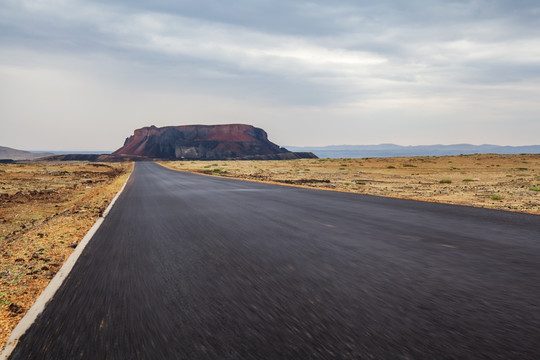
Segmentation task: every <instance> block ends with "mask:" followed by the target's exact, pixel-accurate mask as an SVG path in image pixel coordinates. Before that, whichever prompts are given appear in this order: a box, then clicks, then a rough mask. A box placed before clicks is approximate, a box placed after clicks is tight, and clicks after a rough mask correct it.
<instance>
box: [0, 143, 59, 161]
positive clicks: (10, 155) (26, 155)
mask: <svg viewBox="0 0 540 360" xmlns="http://www.w3.org/2000/svg"><path fill="white" fill-rule="evenodd" d="M49 155H53V154H52V153H48V152H42V153H35V152H30V151H24V150H17V149H12V148H9V147H5V146H0V159H5V160H35V159H38V158H40V157H44V156H49Z"/></svg>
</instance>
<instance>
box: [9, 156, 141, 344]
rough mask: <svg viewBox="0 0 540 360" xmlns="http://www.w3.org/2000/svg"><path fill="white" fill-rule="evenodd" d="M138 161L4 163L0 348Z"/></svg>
mask: <svg viewBox="0 0 540 360" xmlns="http://www.w3.org/2000/svg"><path fill="white" fill-rule="evenodd" d="M131 168H132V164H129V163H115V164H100V163H91V164H88V163H73V162H65V163H25V164H0V347H3V346H4V345H5V342H6V341H7V338H8V337H9V334H10V333H11V330H13V328H14V327H15V326H16V324H17V323H18V322H19V320H20V319H21V318H22V317H23V316H24V314H25V313H26V311H27V310H28V309H29V308H30V307H31V306H32V304H33V303H34V301H35V299H36V298H37V297H38V296H39V294H40V293H41V291H42V290H43V289H44V288H45V287H46V286H47V284H48V283H49V281H50V280H51V279H52V277H53V276H54V274H56V272H57V271H58V270H59V269H60V267H61V266H62V264H63V262H64V260H66V259H67V258H68V257H69V255H70V254H71V252H72V251H73V249H74V248H75V247H76V246H77V244H78V242H79V241H80V240H81V239H82V238H83V237H84V235H85V234H86V232H87V231H88V230H89V229H90V227H92V225H93V224H94V222H95V221H96V220H97V219H98V217H99V216H101V214H102V212H103V211H104V210H105V209H106V207H107V206H108V204H109V203H110V201H111V200H112V198H113V197H114V196H115V195H116V193H117V192H118V191H119V190H120V188H121V187H122V185H123V183H124V182H125V180H126V178H127V176H128V174H129V172H130V171H131Z"/></svg>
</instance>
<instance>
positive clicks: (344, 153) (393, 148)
mask: <svg viewBox="0 0 540 360" xmlns="http://www.w3.org/2000/svg"><path fill="white" fill-rule="evenodd" d="M287 149H288V150H291V151H301V152H312V153H314V154H315V155H317V156H318V157H320V158H365V157H395V156H445V155H467V154H539V153H540V145H530V146H500V145H471V144H455V145H417V146H401V145H395V144H381V145H331V146H322V147H315V146H313V147H311V146H306V147H300V146H287Z"/></svg>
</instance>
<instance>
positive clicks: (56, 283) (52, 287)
mask: <svg viewBox="0 0 540 360" xmlns="http://www.w3.org/2000/svg"><path fill="white" fill-rule="evenodd" d="M134 170H135V166H133V170H131V173H130V174H129V176H128V178H127V179H126V181H125V182H124V185H122V188H121V189H120V191H118V193H116V196H115V197H114V198H113V199H112V201H111V203H110V204H109V206H107V208H106V209H105V211H104V212H103V214H102V215H101V216H100V217H99V219H97V221H96V222H95V223H94V225H93V226H92V227H91V228H90V230H88V232H87V233H86V235H85V236H84V237H83V239H82V240H81V242H80V243H79V244H78V245H77V247H76V248H75V250H73V252H72V253H71V255H70V256H69V258H68V259H67V260H66V262H65V263H64V265H62V267H61V268H60V270H59V271H58V272H57V273H56V275H55V276H54V277H53V278H52V280H51V282H50V283H49V285H47V287H46V288H45V290H43V292H42V293H41V294H40V295H39V297H38V298H37V300H36V302H35V303H34V305H32V307H31V308H30V310H28V312H27V313H26V315H24V317H23V318H22V319H21V321H19V323H18V324H17V326H16V327H15V329H13V331H12V332H11V335H10V336H9V339H8V341H7V343H6V346H5V347H4V350H3V351H2V354H1V355H0V360H7V359H8V358H9V357H10V356H11V353H12V352H13V350H14V349H15V347H16V346H17V343H18V342H19V339H20V338H21V336H23V335H24V333H26V331H27V330H28V329H29V328H30V326H31V325H32V324H33V323H34V321H35V320H36V318H37V317H38V316H39V315H40V314H41V313H42V312H43V310H44V309H45V306H46V305H47V303H48V302H49V301H51V300H52V299H53V297H54V294H55V293H56V291H57V290H58V289H59V288H60V286H61V285H62V283H63V282H64V280H65V279H66V278H67V276H68V275H69V273H70V272H71V269H73V266H74V265H75V263H76V262H77V260H78V259H79V256H81V254H82V252H83V250H84V248H85V247H86V245H88V242H89V241H90V239H92V237H93V236H94V234H95V233H96V231H97V230H98V229H99V227H100V226H101V224H102V223H103V220H105V218H106V217H107V215H109V212H110V211H111V209H112V207H113V205H114V203H115V202H116V200H117V199H118V197H120V194H121V193H122V192H123V191H124V189H125V187H126V185H127V183H128V181H129V178H130V177H131V174H133V171H134Z"/></svg>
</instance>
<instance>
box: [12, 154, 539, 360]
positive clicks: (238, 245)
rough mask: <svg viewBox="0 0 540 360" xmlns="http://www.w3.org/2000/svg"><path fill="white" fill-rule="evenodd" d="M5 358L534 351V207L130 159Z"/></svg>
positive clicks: (449, 355)
mask: <svg viewBox="0 0 540 360" xmlns="http://www.w3.org/2000/svg"><path fill="white" fill-rule="evenodd" d="M10 359H540V216H538V215H528V214H519V213H510V212H504V211H496V210H487V209H477V208H471V207H464V206H454V205H445V204H436V203H427V202H420V201H410V200H401V199H390V198H381V197H375V196H368V195H361V194H350V193H339V192H332V191H320V190H312V189H304V188H295V187H288V186H279V185H271V184H263V183H254V182H247V181H240V180H234V179H227V178H219V177H210V176H202V175H195V174H189V173H183V172H178V171H173V170H169V169H166V168H164V167H162V166H160V165H158V164H155V163H152V162H140V163H137V164H136V166H135V169H134V172H133V174H132V176H131V177H130V179H129V181H128V183H127V186H126V188H125V190H124V192H123V193H122V194H121V196H120V197H119V199H118V201H117V202H116V204H115V206H114V207H113V208H112V210H111V212H110V213H109V215H108V216H107V217H106V218H105V221H104V222H103V224H102V226H101V227H100V228H99V230H98V231H97V233H96V234H95V235H94V237H93V238H92V240H91V241H90V243H89V244H88V246H87V247H86V248H85V249H84V252H83V253H82V255H81V257H80V258H79V260H78V262H77V263H76V264H75V267H74V268H73V270H72V271H71V273H70V274H69V276H68V278H67V279H66V280H65V282H64V283H63V284H62V286H61V287H60V289H59V290H58V292H57V293H56V295H55V296H54V298H53V299H52V300H51V302H50V303H49V304H48V305H47V307H46V308H45V310H44V312H43V313H42V314H41V315H40V316H39V317H38V318H37V320H36V322H35V323H34V324H33V325H32V326H31V327H30V329H29V330H28V331H27V333H26V334H25V335H24V336H23V337H22V338H21V340H20V342H19V344H18V346H17V347H16V349H15V350H14V351H13V353H12V355H11V357H10Z"/></svg>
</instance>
